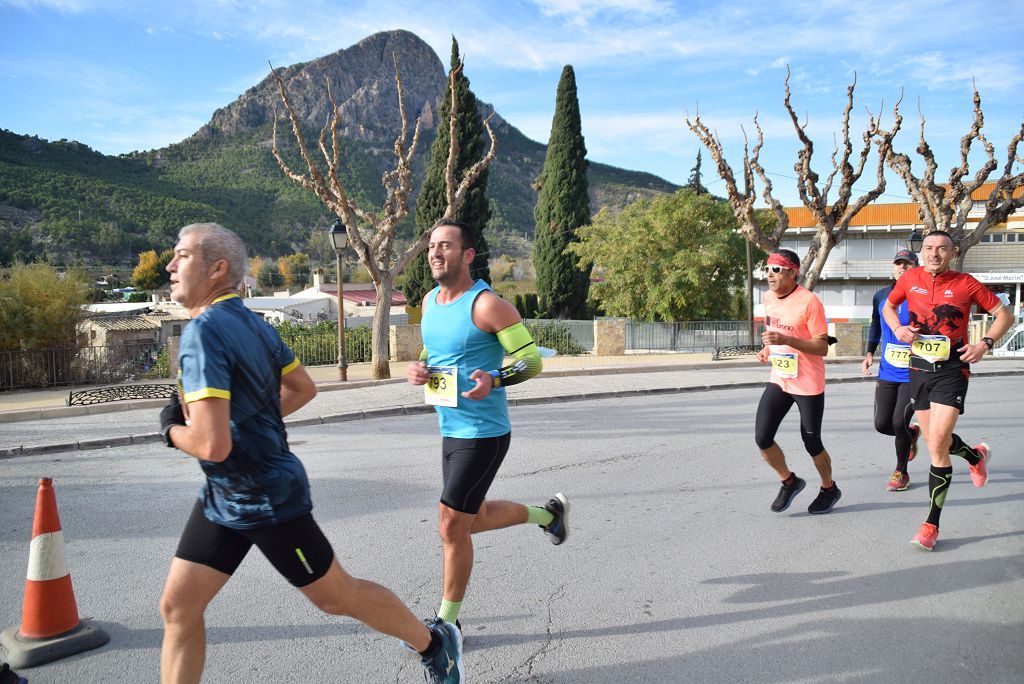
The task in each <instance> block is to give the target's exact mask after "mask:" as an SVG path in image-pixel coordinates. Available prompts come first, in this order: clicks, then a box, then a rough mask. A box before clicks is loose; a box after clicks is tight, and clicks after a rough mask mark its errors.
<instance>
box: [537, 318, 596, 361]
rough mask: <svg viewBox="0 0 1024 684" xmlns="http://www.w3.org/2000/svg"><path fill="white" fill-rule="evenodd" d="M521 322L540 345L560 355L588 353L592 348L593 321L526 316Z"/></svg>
mask: <svg viewBox="0 0 1024 684" xmlns="http://www.w3.org/2000/svg"><path fill="white" fill-rule="evenodd" d="M523 322H524V323H525V324H526V327H527V329H529V331H530V334H531V335H532V336H533V339H534V341H535V342H536V343H537V344H538V345H539V346H541V347H548V348H550V349H554V350H555V351H557V352H558V353H559V354H562V355H572V354H589V353H590V352H592V351H593V350H594V321H569V320H564V321H563V320H554V319H544V318H528V319H526V320H524V321H523Z"/></svg>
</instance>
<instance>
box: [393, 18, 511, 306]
mask: <svg viewBox="0 0 1024 684" xmlns="http://www.w3.org/2000/svg"><path fill="white" fill-rule="evenodd" d="M460 65H461V59H460V58H459V43H458V41H456V40H455V37H454V36H452V56H451V67H450V68H451V69H456V68H458V67H459V66H460ZM449 76H450V72H449ZM455 96H456V97H457V98H458V117H457V119H456V123H455V134H456V135H457V136H458V141H459V154H458V158H457V159H456V161H455V182H456V183H458V182H459V180H460V179H461V178H462V175H463V174H464V173H465V172H466V170H467V169H469V167H471V166H472V165H473V164H475V163H476V162H478V161H479V160H480V159H481V158H482V157H483V156H484V151H485V150H484V138H483V136H484V120H483V118H482V117H481V116H480V112H479V110H478V109H477V101H476V95H474V94H473V91H472V90H470V89H469V79H467V78H466V75H465V72H464V71H461V72H459V74H458V76H457V77H456V83H455ZM451 110H452V98H451V89H450V88H445V91H444V98H443V99H442V100H441V107H440V108H439V110H438V115H437V137H436V138H434V143H433V145H431V148H430V166H429V167H428V168H427V176H426V178H425V179H424V181H423V185H422V187H421V188H420V195H419V198H418V199H417V200H416V234H417V235H421V234H422V233H423V232H424V231H427V230H430V228H431V226H433V225H434V224H435V223H436V222H437V221H438V219H440V218H441V217H442V216H444V212H445V209H447V208H448V198H447V195H446V191H447V189H446V186H445V177H444V172H445V167H446V166H447V164H448V147H449V140H450V137H449V131H448V117H449V116H450V113H451ZM487 174H488V170H487V169H485V170H484V172H483V173H482V174H480V178H479V179H477V182H476V183H475V184H474V185H473V187H472V188H471V189H470V191H469V192H468V193H466V198H465V200H464V201H463V203H462V206H461V207H459V210H458V211H457V212H456V214H455V216H453V217H450V218H454V219H457V220H459V221H463V222H465V223H467V224H469V225H470V226H471V227H472V228H473V234H474V237H475V238H476V258H475V259H474V260H473V264H472V265H471V266H470V275H472V276H473V278H475V279H483V280H485V281H487V282H488V283H490V282H491V270H490V267H489V266H488V247H487V240H486V239H485V238H484V227H485V226H486V225H487V222H488V220H490V217H491V211H490V206H489V205H488V202H487ZM406 273H407V274H408V275H407V276H406V281H405V296H406V297H407V298H408V300H409V304H410V305H411V306H419V305H420V303H421V302H422V300H423V295H424V294H426V293H427V292H429V291H430V290H431V289H432V288H433V287H434V285H436V283H435V282H434V279H433V277H431V275H430V266H429V265H428V264H427V253H426V251H424V252H423V253H421V254H420V255H419V256H418V257H416V259H414V260H413V262H412V263H411V264H409V268H408V269H407V271H406Z"/></svg>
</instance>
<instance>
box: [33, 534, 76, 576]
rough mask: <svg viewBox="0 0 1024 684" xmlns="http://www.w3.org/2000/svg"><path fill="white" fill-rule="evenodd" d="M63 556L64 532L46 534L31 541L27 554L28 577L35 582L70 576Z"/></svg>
mask: <svg viewBox="0 0 1024 684" xmlns="http://www.w3.org/2000/svg"><path fill="white" fill-rule="evenodd" d="M70 572H71V571H70V570H69V569H68V562H67V559H66V557H65V555H64V532H63V531H62V530H57V531H56V532H46V533H44V534H41V535H39V536H38V537H36V538H35V539H33V540H32V544H31V545H30V546H29V552H28V575H27V576H26V579H28V580H32V581H35V582H45V581H46V580H52V579H60V578H61V577H64V576H65V575H68V574H70Z"/></svg>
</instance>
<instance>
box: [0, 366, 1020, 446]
mask: <svg viewBox="0 0 1024 684" xmlns="http://www.w3.org/2000/svg"><path fill="white" fill-rule="evenodd" d="M758 365H760V364H758ZM712 367H713V366H712ZM671 370H679V367H678V366H674V367H672V368H671ZM574 374H575V375H584V374H586V373H574ZM1018 375H1024V369H1013V370H1006V371H987V372H986V371H977V372H973V373H971V376H972V377H974V378H979V377H1007V376H1018ZM876 380H877V378H875V377H874V376H869V377H864V376H850V377H843V378H830V379H827V380H826V381H825V384H826V385H845V384H850V383H858V382H875V381H876ZM371 382H373V383H375V384H382V383H394V382H404V380H383V381H371ZM765 382H766V380H756V381H744V382H733V383H728V384H722V385H680V386H677V387H652V388H650V389H634V390H610V391H607V392H582V393H573V394H553V395H548V396H543V397H523V398H521V399H509V401H508V403H509V406H510V407H515V406H536V405H538V404H560V403H565V402H571V401H590V400H597V399H626V398H630V397H642V396H655V395H659V394H689V393H695V392H713V391H717V390H735V389H754V388H757V387H763V386H764V385H765ZM345 387H348V386H347V385H346V386H345ZM146 401H147V402H149V401H153V400H146ZM157 401H159V402H160V404H159V405H161V406H162V405H163V403H164V402H163V400H157ZM133 403H134V402H133ZM136 408H138V407H136ZM433 411H434V408H433V407H432V406H427V405H426V404H409V405H403V406H390V407H384V408H377V409H369V410H365V411H349V412H345V413H337V414H331V415H327V416H319V417H316V418H303V419H301V420H286V421H285V425H286V426H287V427H289V428H293V427H304V426H309V425H330V424H332V423H345V422H350V421H354V420H370V419H373V418H389V417H394V416H412V415H418V414H422V413H433ZM162 440H163V437H162V436H161V435H160V433H158V432H153V433H148V434H144V435H128V436H120V437H104V438H99V439H89V440H81V441H78V442H62V443H58V444H39V445H35V446H18V447H10V448H5V449H0V460H4V459H8V458H17V457H20V456H44V455H46V454H55V453H62V452H67V451H86V450H91V449H105V448H109V447H115V446H131V445H133V444H148V443H150V442H160V441H162Z"/></svg>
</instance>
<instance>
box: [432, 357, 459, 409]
mask: <svg viewBox="0 0 1024 684" xmlns="http://www.w3.org/2000/svg"><path fill="white" fill-rule="evenodd" d="M427 372H428V373H430V379H429V380H428V381H427V384H426V385H424V386H423V400H424V401H425V402H426V403H428V404H430V405H432V406H447V407H449V408H454V407H456V406H458V405H459V392H458V384H459V383H458V369H457V368H456V367H455V366H427Z"/></svg>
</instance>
